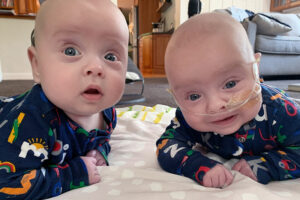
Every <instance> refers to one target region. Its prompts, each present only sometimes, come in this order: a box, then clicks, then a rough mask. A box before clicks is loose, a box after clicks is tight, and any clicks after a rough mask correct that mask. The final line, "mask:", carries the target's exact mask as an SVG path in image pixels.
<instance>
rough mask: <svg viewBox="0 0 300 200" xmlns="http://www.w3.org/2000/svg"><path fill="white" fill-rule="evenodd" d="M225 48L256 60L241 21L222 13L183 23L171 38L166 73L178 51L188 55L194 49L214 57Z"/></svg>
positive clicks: (167, 51)
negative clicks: (219, 49)
mask: <svg viewBox="0 0 300 200" xmlns="http://www.w3.org/2000/svg"><path fill="white" fill-rule="evenodd" d="M216 41H220V42H219V43H217V42H216ZM216 43H217V45H216ZM212 45H214V46H212ZM223 45H229V46H231V47H233V49H235V50H236V51H239V52H240V55H241V56H243V57H245V58H244V59H245V60H249V59H250V60H254V58H253V50H252V47H251V45H250V43H249V40H248V37H247V33H246V31H245V30H244V28H243V26H242V25H241V24H240V23H239V22H238V21H236V20H235V19H234V18H232V17H231V16H229V15H227V14H223V13H205V14H200V15H196V16H194V17H192V18H190V19H189V20H187V21H186V22H185V23H183V24H182V25H181V26H180V27H179V28H178V29H177V30H176V31H175V33H174V34H173V35H172V37H171V40H170V41H169V43H168V47H167V50H166V58H165V59H166V60H165V61H166V71H167V72H168V68H169V66H170V65H169V64H168V63H169V61H170V58H169V57H170V56H171V55H173V54H174V53H176V52H177V51H178V50H180V51H181V50H182V49H185V50H186V51H189V49H191V47H192V48H194V47H195V48H196V47H198V49H204V50H205V51H209V50H212V52H211V54H214V50H213V49H216V48H220V47H222V46H223ZM211 46H212V47H211ZM209 47H211V48H209ZM199 56H201V55H199ZM249 57H251V58H249Z"/></svg>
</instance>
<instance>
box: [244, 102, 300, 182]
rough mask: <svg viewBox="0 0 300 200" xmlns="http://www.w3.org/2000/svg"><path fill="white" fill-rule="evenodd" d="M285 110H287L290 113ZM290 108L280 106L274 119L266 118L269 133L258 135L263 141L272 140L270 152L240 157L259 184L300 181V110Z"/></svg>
mask: <svg viewBox="0 0 300 200" xmlns="http://www.w3.org/2000/svg"><path fill="white" fill-rule="evenodd" d="M286 108H288V109H290V110H289V112H290V113H289V114H287V111H286ZM291 108H292V106H290V105H288V106H287V107H284V106H282V107H281V110H280V108H279V109H278V111H277V113H276V116H275V117H274V119H269V120H270V122H269V123H271V122H272V126H270V127H271V128H270V129H269V130H270V131H272V132H271V133H264V132H263V131H261V132H260V133H261V134H260V137H262V139H263V140H266V139H269V137H272V138H273V139H272V140H273V141H274V142H273V144H272V147H271V146H270V145H269V148H270V147H271V150H266V151H265V152H262V153H261V154H260V155H258V156H243V159H245V160H246V161H247V163H248V165H249V166H250V168H251V169H252V171H253V173H254V175H255V176H256V177H257V181H258V182H260V183H263V184H267V183H268V182H270V181H276V180H286V179H295V178H300V156H299V155H300V123H299V122H300V110H299V109H298V110H296V109H295V110H291ZM294 108H296V106H295V105H294ZM266 130H268V129H266ZM269 140H270V139H269ZM254 180H255V179H254Z"/></svg>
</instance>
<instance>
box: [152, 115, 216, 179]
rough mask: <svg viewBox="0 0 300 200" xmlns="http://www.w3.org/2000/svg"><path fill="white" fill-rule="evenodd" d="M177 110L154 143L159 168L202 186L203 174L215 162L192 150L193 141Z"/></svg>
mask: <svg viewBox="0 0 300 200" xmlns="http://www.w3.org/2000/svg"><path fill="white" fill-rule="evenodd" d="M184 124H185V121H184V119H183V116H182V114H181V112H180V111H179V110H177V112H176V117H175V118H174V119H173V120H172V121H171V124H170V125H169V126H168V127H167V128H166V131H165V132H164V133H163V135H162V136H161V137H160V138H159V139H158V141H157V142H156V145H157V158H158V162H159V164H160V166H161V167H162V168H163V169H164V170H166V171H167V172H170V173H173V174H178V175H183V176H186V177H189V178H191V179H193V180H195V181H196V182H198V183H200V184H202V181H203V176H204V175H205V173H206V172H207V171H208V170H210V169H211V168H213V167H214V166H215V165H216V164H218V162H217V161H214V160H211V159H209V158H207V157H206V156H204V155H202V153H200V152H199V151H195V150H193V146H194V144H195V141H194V139H193V136H192V134H191V133H190V131H192V129H190V128H188V127H186V126H185V125H184Z"/></svg>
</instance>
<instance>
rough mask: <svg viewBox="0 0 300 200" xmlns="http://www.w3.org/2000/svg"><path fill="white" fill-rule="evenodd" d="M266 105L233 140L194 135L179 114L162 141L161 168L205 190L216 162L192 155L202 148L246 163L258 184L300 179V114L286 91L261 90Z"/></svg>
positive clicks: (159, 150)
mask: <svg viewBox="0 0 300 200" xmlns="http://www.w3.org/2000/svg"><path fill="white" fill-rule="evenodd" d="M261 87H262V98H263V103H262V107H261V109H260V111H259V113H258V115H257V116H256V117H255V118H254V119H253V120H251V121H250V122H248V123H247V124H245V125H243V127H241V128H240V129H239V130H238V131H237V132H235V133H232V134H231V135H226V136H222V137H221V136H220V135H218V134H214V133H211V132H207V133H205V132H198V131H196V130H193V129H192V128H191V127H190V126H189V125H188V124H187V122H186V121H185V120H184V117H183V115H182V113H181V111H180V109H177V111H176V117H175V118H174V119H173V120H172V121H171V124H170V125H169V126H168V127H167V128H166V131H165V132H164V133H163V135H162V136H161V137H160V139H159V140H158V141H157V143H156V144H157V156H158V162H159V164H160V166H161V167H162V168H163V169H164V170H166V171H168V172H170V173H174V174H179V175H183V176H186V177H189V178H191V179H193V180H195V181H197V182H199V183H200V184H202V181H203V176H204V175H205V173H206V172H207V171H209V170H210V169H211V168H213V167H214V166H215V165H216V164H218V162H217V161H214V160H212V159H210V158H208V157H206V156H205V155H204V154H202V153H201V152H200V151H197V150H195V148H194V149H193V147H194V145H195V144H197V143H198V144H200V145H202V146H203V147H205V148H206V149H207V150H208V151H210V152H213V153H216V154H218V155H220V156H221V157H223V158H226V159H230V158H238V159H245V160H246V161H247V162H248V164H249V165H250V167H251V169H252V170H253V172H254V174H255V175H256V176H257V179H258V182H260V183H263V184H267V183H268V182H270V181H275V180H285V179H295V178H299V177H300V109H299V105H297V104H296V103H294V102H292V101H291V100H289V99H287V97H286V96H285V95H284V94H283V92H282V91H279V90H278V89H273V88H270V87H269V86H267V85H265V84H261Z"/></svg>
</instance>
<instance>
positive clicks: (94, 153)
mask: <svg viewBox="0 0 300 200" xmlns="http://www.w3.org/2000/svg"><path fill="white" fill-rule="evenodd" d="M86 156H88V157H93V158H96V161H97V162H96V165H97V166H106V161H105V159H104V157H103V156H102V154H101V153H100V152H99V151H97V150H91V151H89V152H88V153H87V154H86Z"/></svg>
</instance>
